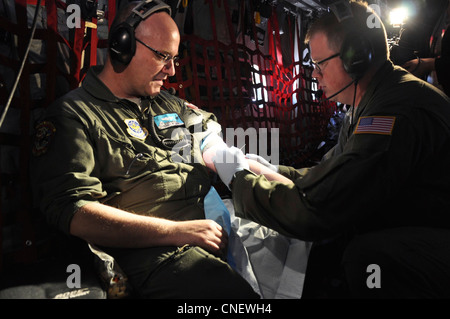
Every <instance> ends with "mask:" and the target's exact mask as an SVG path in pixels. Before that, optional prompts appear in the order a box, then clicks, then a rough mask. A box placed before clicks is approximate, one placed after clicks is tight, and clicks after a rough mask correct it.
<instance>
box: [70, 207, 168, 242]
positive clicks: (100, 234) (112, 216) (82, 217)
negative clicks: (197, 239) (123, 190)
mask: <svg viewBox="0 0 450 319" xmlns="http://www.w3.org/2000/svg"><path fill="white" fill-rule="evenodd" d="M173 224H174V222H173V221H170V220H165V219H160V218H154V217H149V216H141V215H136V214H132V213H128V212H126V211H123V210H120V209H117V208H114V207H111V206H107V205H103V204H100V203H91V204H87V205H85V206H83V207H82V208H81V209H80V210H79V211H78V212H77V213H76V214H75V215H74V217H73V219H72V222H71V226H70V232H71V234H72V235H74V236H77V237H80V238H82V239H84V240H86V241H88V242H91V243H95V244H98V245H104V246H111V247H149V246H160V245H174V243H173V242H172V241H173V239H172V236H171V235H172V228H173V226H174V225H173Z"/></svg>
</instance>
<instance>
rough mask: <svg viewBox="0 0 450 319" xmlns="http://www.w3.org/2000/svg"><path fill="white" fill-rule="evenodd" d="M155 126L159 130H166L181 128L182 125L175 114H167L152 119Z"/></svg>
mask: <svg viewBox="0 0 450 319" xmlns="http://www.w3.org/2000/svg"><path fill="white" fill-rule="evenodd" d="M154 119H155V124H156V126H157V127H158V128H159V129H160V130H163V129H166V128H169V127H175V126H183V125H184V123H183V121H182V120H181V119H180V117H179V116H178V114H177V113H168V114H162V115H157V116H155V117H154Z"/></svg>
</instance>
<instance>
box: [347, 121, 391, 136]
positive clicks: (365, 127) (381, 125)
mask: <svg viewBox="0 0 450 319" xmlns="http://www.w3.org/2000/svg"><path fill="white" fill-rule="evenodd" d="M394 122H395V116H364V117H361V118H360V119H359V121H358V125H357V126H356V129H355V132H354V134H383V135H391V134H392V129H393V128H394Z"/></svg>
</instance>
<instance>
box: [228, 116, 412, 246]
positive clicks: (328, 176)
mask: <svg viewBox="0 0 450 319" xmlns="http://www.w3.org/2000/svg"><path fill="white" fill-rule="evenodd" d="M419 144H420V143H419V137H418V136H417V133H416V132H415V130H414V129H413V126H412V125H411V124H410V122H409V121H408V120H406V119H401V118H400V117H397V118H396V119H395V126H394V127H393V130H392V132H391V134H385V135H381V134H368V133H365V134H353V135H352V136H351V137H350V138H349V140H348V142H347V143H346V145H345V146H344V147H343V150H342V152H341V153H340V154H338V155H336V156H333V157H332V158H330V159H328V160H325V161H323V162H321V163H320V164H319V165H317V166H314V167H312V168H310V169H308V170H304V174H301V175H300V176H298V178H297V179H296V180H295V185H284V184H282V183H278V182H269V181H268V180H267V179H265V178H264V176H258V175H255V174H253V173H251V172H248V171H242V172H239V173H237V174H236V175H235V179H234V181H233V202H234V205H235V209H236V214H238V215H241V216H243V217H245V218H248V219H251V220H254V221H256V222H259V223H261V224H263V225H265V226H267V227H270V228H273V229H275V230H277V231H279V232H280V233H283V234H285V235H287V236H291V237H296V238H299V239H302V240H308V241H309V240H311V241H314V240H323V239H326V238H330V237H332V236H335V235H337V234H338V233H340V232H341V231H344V230H346V229H349V228H351V227H352V226H353V225H354V224H356V223H358V222H359V221H361V220H362V219H365V220H366V221H370V216H368V215H367V214H366V212H370V209H364V207H371V206H370V205H373V204H374V203H377V202H379V201H381V202H383V201H385V200H386V198H387V197H388V196H390V194H392V192H394V191H395V190H396V189H398V188H399V187H402V184H404V183H406V179H407V176H409V174H410V171H411V168H412V167H413V166H414V165H415V162H414V161H415V159H416V158H417V156H416V154H417V152H418V151H417V150H418V148H419V147H420V146H419Z"/></svg>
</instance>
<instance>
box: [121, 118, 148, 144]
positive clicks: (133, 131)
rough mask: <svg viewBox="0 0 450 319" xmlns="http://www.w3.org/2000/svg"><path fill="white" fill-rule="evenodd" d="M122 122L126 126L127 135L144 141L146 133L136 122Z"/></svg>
mask: <svg viewBox="0 0 450 319" xmlns="http://www.w3.org/2000/svg"><path fill="white" fill-rule="evenodd" d="M124 122H125V124H126V125H127V132H128V134H130V135H131V136H133V137H136V138H138V139H141V140H145V138H146V137H147V135H148V131H147V130H146V129H145V128H142V127H141V125H140V124H139V122H138V121H137V120H135V119H126V120H124Z"/></svg>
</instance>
